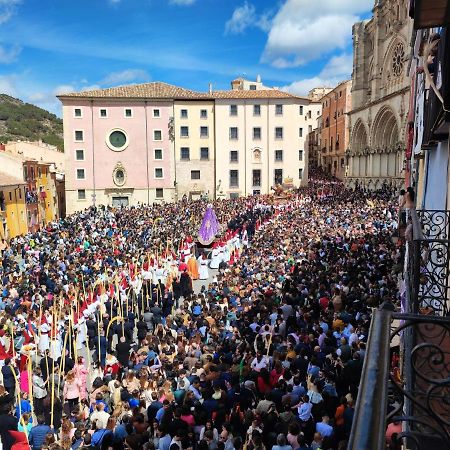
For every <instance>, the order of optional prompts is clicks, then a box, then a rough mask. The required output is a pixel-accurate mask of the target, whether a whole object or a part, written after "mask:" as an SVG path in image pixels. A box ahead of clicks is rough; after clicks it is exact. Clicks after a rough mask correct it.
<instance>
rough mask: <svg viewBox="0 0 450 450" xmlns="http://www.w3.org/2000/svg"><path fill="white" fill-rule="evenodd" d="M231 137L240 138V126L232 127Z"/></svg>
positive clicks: (233, 138)
mask: <svg viewBox="0 0 450 450" xmlns="http://www.w3.org/2000/svg"><path fill="white" fill-rule="evenodd" d="M230 139H232V140H236V139H238V128H237V127H230Z"/></svg>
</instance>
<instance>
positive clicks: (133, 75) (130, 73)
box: [101, 69, 150, 85]
mask: <svg viewBox="0 0 450 450" xmlns="http://www.w3.org/2000/svg"><path fill="white" fill-rule="evenodd" d="M149 79H150V76H149V74H148V73H147V72H146V71H145V70H142V69H126V70H122V71H121V72H112V73H110V74H109V75H108V76H107V77H105V78H104V79H103V80H102V81H101V84H106V85H113V84H119V83H129V82H130V81H136V80H141V81H147V80H149Z"/></svg>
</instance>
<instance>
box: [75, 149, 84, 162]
mask: <svg viewBox="0 0 450 450" xmlns="http://www.w3.org/2000/svg"><path fill="white" fill-rule="evenodd" d="M75 159H76V160H77V161H84V150H75Z"/></svg>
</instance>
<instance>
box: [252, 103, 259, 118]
mask: <svg viewBox="0 0 450 450" xmlns="http://www.w3.org/2000/svg"><path fill="white" fill-rule="evenodd" d="M253 115H254V116H260V115H261V105H253Z"/></svg>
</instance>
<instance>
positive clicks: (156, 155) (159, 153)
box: [155, 148, 163, 159]
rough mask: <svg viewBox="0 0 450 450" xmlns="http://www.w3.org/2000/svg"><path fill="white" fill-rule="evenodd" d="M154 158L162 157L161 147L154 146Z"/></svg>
mask: <svg viewBox="0 0 450 450" xmlns="http://www.w3.org/2000/svg"><path fill="white" fill-rule="evenodd" d="M155 159H163V151H162V148H155Z"/></svg>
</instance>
